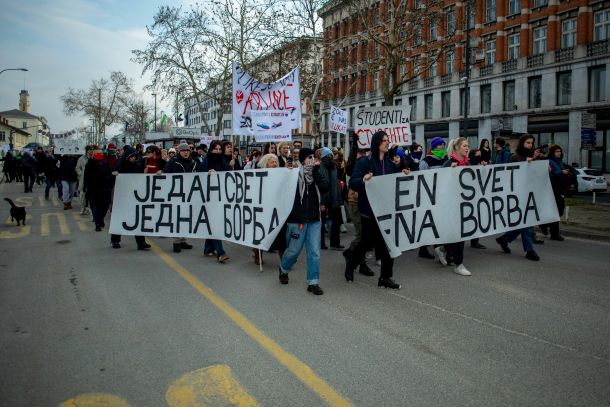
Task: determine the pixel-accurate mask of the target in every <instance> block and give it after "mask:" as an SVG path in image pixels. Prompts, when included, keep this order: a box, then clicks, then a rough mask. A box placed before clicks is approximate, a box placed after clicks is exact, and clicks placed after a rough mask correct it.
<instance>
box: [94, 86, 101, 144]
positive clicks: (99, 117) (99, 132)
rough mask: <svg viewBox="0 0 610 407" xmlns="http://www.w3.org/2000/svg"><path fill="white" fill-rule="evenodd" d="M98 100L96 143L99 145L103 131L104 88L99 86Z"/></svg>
mask: <svg viewBox="0 0 610 407" xmlns="http://www.w3.org/2000/svg"><path fill="white" fill-rule="evenodd" d="M97 102H98V111H97V112H98V118H97V125H98V131H97V134H96V137H95V144H97V145H99V144H100V140H101V132H102V128H101V125H102V88H99V89H98V90H97Z"/></svg>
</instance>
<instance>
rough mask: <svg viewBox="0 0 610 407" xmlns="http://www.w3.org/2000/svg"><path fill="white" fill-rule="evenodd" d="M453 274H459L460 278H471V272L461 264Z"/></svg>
mask: <svg viewBox="0 0 610 407" xmlns="http://www.w3.org/2000/svg"><path fill="white" fill-rule="evenodd" d="M453 272H454V273H455V274H459V275H460V276H469V275H471V274H470V271H468V269H467V268H466V267H464V265H463V264H460V265H459V266H455V268H454V269H453Z"/></svg>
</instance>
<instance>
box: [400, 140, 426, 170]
mask: <svg viewBox="0 0 610 407" xmlns="http://www.w3.org/2000/svg"><path fill="white" fill-rule="evenodd" d="M423 157H424V149H423V147H422V146H420V145H419V144H417V143H415V142H413V144H411V145H410V146H409V155H408V156H406V158H405V166H406V167H407V168H408V169H410V170H411V171H418V170H419V162H420V161H421V159H422V158H423Z"/></svg>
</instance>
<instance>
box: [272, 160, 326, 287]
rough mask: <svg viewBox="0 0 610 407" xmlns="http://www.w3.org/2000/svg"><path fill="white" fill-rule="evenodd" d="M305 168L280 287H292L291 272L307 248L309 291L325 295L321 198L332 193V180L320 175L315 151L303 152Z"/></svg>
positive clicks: (289, 227) (292, 215) (288, 233)
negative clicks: (323, 287)
mask: <svg viewBox="0 0 610 407" xmlns="http://www.w3.org/2000/svg"><path fill="white" fill-rule="evenodd" d="M299 161H300V162H301V166H300V167H299V168H298V170H297V169H294V170H293V171H298V172H299V180H298V182H297V188H296V192H295V198H294V205H293V206H292V211H291V212H290V215H288V219H287V220H286V246H287V247H286V250H285V251H284V255H283V256H282V260H281V262H280V270H279V279H280V283H282V284H288V272H289V271H290V270H292V266H294V263H296V261H297V259H298V258H299V254H301V251H303V247H305V250H306V252H307V291H308V292H310V293H312V294H314V295H322V294H324V291H323V290H322V288H320V236H321V222H320V218H321V214H320V204H321V199H320V197H321V194H323V193H326V192H327V191H328V189H329V185H328V184H329V183H328V180H327V179H326V178H325V177H324V175H323V174H322V173H321V171H320V162H319V161H317V160H316V159H315V158H314V151H313V150H312V149H311V148H301V149H300V151H299Z"/></svg>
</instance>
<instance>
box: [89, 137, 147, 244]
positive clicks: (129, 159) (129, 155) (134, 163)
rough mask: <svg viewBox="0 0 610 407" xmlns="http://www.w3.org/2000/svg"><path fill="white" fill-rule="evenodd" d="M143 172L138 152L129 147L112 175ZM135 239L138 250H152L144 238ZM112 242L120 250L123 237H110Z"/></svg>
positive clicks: (124, 151) (136, 237)
mask: <svg viewBox="0 0 610 407" xmlns="http://www.w3.org/2000/svg"><path fill="white" fill-rule="evenodd" d="M108 168H110V164H108ZM142 171H143V169H142V165H141V164H140V162H139V159H138V153H137V151H136V150H135V149H134V148H133V147H131V146H127V147H125V149H124V150H123V155H122V156H121V158H120V159H119V161H118V162H117V164H116V167H115V168H114V171H112V175H114V176H115V177H116V176H117V175H119V174H140V173H142ZM85 175H86V172H85ZM134 237H135V239H136V244H137V245H138V250H148V249H150V245H149V244H148V243H146V240H145V239H144V236H134ZM110 242H111V243H112V248H113V249H119V248H120V247H121V235H110Z"/></svg>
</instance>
